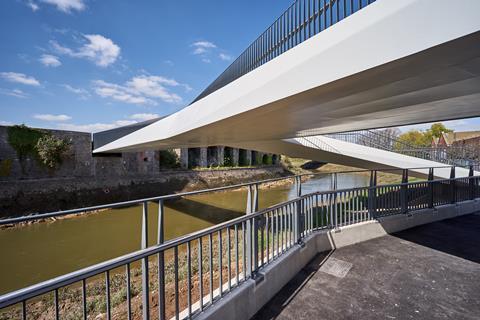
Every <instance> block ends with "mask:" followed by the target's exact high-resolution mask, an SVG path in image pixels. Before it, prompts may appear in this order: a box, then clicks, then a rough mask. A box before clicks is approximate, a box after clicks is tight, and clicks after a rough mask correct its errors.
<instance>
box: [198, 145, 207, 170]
mask: <svg viewBox="0 0 480 320" xmlns="http://www.w3.org/2000/svg"><path fill="white" fill-rule="evenodd" d="M207 154H208V151H207V147H202V148H200V161H199V163H198V164H199V165H200V167H202V168H206V167H208V157H207Z"/></svg>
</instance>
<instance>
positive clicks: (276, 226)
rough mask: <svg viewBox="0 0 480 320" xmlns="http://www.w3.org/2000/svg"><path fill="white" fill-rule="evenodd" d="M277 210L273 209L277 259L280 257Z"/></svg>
mask: <svg viewBox="0 0 480 320" xmlns="http://www.w3.org/2000/svg"><path fill="white" fill-rule="evenodd" d="M279 226H280V224H279V217H278V209H275V237H276V240H277V241H276V242H277V257H278V256H279V255H280V230H279Z"/></svg>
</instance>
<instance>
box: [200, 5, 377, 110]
mask: <svg viewBox="0 0 480 320" xmlns="http://www.w3.org/2000/svg"><path fill="white" fill-rule="evenodd" d="M375 1H376V0H296V1H295V2H294V3H293V4H292V5H291V6H290V7H288V9H287V10H285V11H284V12H283V13H282V14H281V15H280V17H279V18H277V20H275V22H273V23H272V24H271V25H270V27H268V28H267V29H266V30H265V31H264V32H263V33H262V34H261V35H260V36H259V37H258V38H257V39H255V41H253V42H252V43H251V44H250V45H249V46H248V48H247V49H245V51H243V52H242V53H241V54H240V55H239V56H238V57H237V58H236V59H235V60H234V61H233V62H232V64H230V66H228V67H227V68H226V69H225V71H223V72H222V73H221V74H220V75H219V76H218V77H217V78H216V79H215V80H214V81H213V82H212V83H211V84H210V85H209V86H208V87H207V88H206V89H205V90H204V91H203V92H202V93H200V95H199V96H198V97H197V98H195V100H194V101H193V102H192V103H194V102H196V101H198V100H200V99H202V98H204V97H206V96H207V95H209V94H211V93H212V92H215V91H216V90H218V89H220V88H222V87H224V86H226V85H227V84H229V83H231V82H233V81H234V80H236V79H238V78H240V77H241V76H243V75H245V74H247V73H249V72H250V71H252V70H255V69H256V68H258V67H259V66H261V65H263V64H265V63H267V62H268V61H270V60H272V59H274V58H276V57H278V56H280V55H281V54H283V53H284V52H286V51H288V50H290V49H292V48H294V47H296V46H297V45H299V44H301V43H302V42H304V41H306V40H308V39H309V38H311V37H313V36H315V35H317V34H318V33H320V32H322V31H324V30H326V29H328V28H329V27H331V26H332V25H334V24H336V23H337V22H339V21H341V20H343V19H345V18H347V17H348V16H350V15H352V14H354V13H355V12H357V11H359V10H361V9H363V8H365V7H366V6H368V5H370V4H371V3H373V2H375Z"/></svg>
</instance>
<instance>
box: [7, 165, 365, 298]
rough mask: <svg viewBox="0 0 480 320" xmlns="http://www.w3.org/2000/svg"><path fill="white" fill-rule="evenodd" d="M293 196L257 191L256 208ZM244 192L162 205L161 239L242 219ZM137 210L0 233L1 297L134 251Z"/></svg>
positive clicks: (310, 186)
mask: <svg viewBox="0 0 480 320" xmlns="http://www.w3.org/2000/svg"><path fill="white" fill-rule="evenodd" d="M367 183H368V177H365V176H362V175H355V174H344V175H339V176H338V188H349V187H354V186H358V187H360V186H365V185H366V184H367ZM329 189H330V176H325V177H319V178H315V179H311V180H309V181H306V182H304V183H303V184H302V192H303V193H304V194H305V193H310V192H315V191H321V190H329ZM294 196H295V193H294V189H293V186H281V187H273V188H268V189H262V190H260V193H259V207H260V208H266V207H268V206H271V205H274V204H276V203H279V202H282V201H285V200H287V199H291V198H293V197H294ZM245 205H246V191H245V190H243V191H242V190H237V191H228V192H218V193H210V194H204V195H197V196H192V197H188V198H183V199H180V200H175V201H168V202H166V203H165V207H166V208H165V238H166V239H167V240H168V239H172V238H174V237H177V236H180V235H184V234H187V233H190V232H193V231H197V230H200V229H203V228H206V227H209V226H212V225H214V224H217V223H220V222H223V221H227V220H230V219H233V218H235V217H238V216H240V215H243V214H244V212H245ZM157 212H158V206H157V205H156V204H155V203H150V204H149V243H150V244H154V243H155V238H156V224H157ZM141 217H142V209H141V207H140V206H135V207H130V208H124V209H113V210H107V211H103V212H101V213H96V214H90V215H85V216H81V217H76V218H71V219H64V220H58V221H55V222H52V223H38V224H33V225H29V226H25V227H21V228H16V229H5V230H0V294H4V293H7V292H10V291H12V290H16V289H20V288H22V287H25V286H28V285H32V284H35V283H38V282H40V281H44V280H48V279H51V278H53V277H56V276H59V275H62V274H65V273H68V272H72V271H75V270H78V269H81V268H84V267H87V266H89V265H92V264H95V263H98V262H102V261H105V260H108V259H111V258H114V257H118V256H120V255H123V254H126V253H129V252H132V251H135V250H138V249H139V248H140V239H141Z"/></svg>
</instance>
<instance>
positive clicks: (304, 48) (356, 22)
mask: <svg viewBox="0 0 480 320" xmlns="http://www.w3.org/2000/svg"><path fill="white" fill-rule="evenodd" d="M478 12H480V2H479V1H477V0H462V1H461V3H459V5H458V6H456V7H455V10H452V4H451V1H447V0H437V1H424V0H404V1H395V0H382V1H377V2H374V3H373V4H371V5H369V6H368V7H366V8H365V9H363V10H361V11H359V12H357V13H355V14H354V15H352V16H350V17H348V18H346V19H344V20H342V21H340V22H339V23H337V24H335V25H333V26H332V27H330V28H329V29H327V30H324V31H322V32H321V33H319V34H317V35H316V36H314V37H312V38H310V39H308V40H307V41H305V42H303V43H301V44H299V45H297V46H296V47H294V48H292V49H290V50H288V51H286V52H285V53H283V54H282V55H280V56H278V57H277V58H275V59H273V60H271V61H269V62H268V63H266V64H264V65H262V66H260V67H258V68H256V69H254V70H253V71H251V72H249V73H247V74H246V75H244V76H242V77H240V78H239V79H237V80H235V81H233V82H231V83H230V84H228V85H226V86H225V87H223V88H221V89H219V90H217V91H215V92H213V93H212V94H210V95H208V96H206V97H205V98H203V99H201V100H199V101H196V102H195V103H193V104H191V105H190V106H188V107H186V108H185V109H183V110H181V111H179V112H177V113H175V114H172V115H170V116H168V117H166V118H163V119H161V120H159V121H157V122H155V123H153V124H150V125H148V126H146V127H144V128H141V129H139V130H137V131H135V132H133V133H130V134H128V135H125V136H123V137H121V138H119V139H117V140H114V141H112V142H110V143H107V144H106V145H103V146H101V147H99V148H97V149H96V150H94V152H96V153H101V152H123V151H138V150H145V149H162V148H179V147H200V146H209V145H227V146H236V147H240V148H246V149H253V150H259V151H265V152H275V153H284V154H288V155H292V156H296V157H306V158H313V159H318V160H322V161H329V162H334V163H342V164H349V165H355V166H359V167H367V168H370V167H372V166H376V167H378V165H379V164H381V165H382V166H384V167H397V168H398V167H402V166H401V165H400V164H399V163H398V162H396V160H395V159H393V160H391V161H390V160H389V161H390V162H389V161H384V160H385V159H380V158H379V157H378V156H377V157H376V158H375V159H373V160H372V159H365V158H364V157H363V156H359V155H358V154H352V153H351V152H350V153H349V152H348V151H349V150H344V149H342V148H350V146H345V145H342V146H340V147H339V148H338V150H336V151H334V152H331V150H330V152H325V150H319V149H318V148H317V149H315V148H312V147H311V146H305V145H301V144H298V141H300V140H298V139H297V140H295V138H299V137H307V136H317V135H320V134H327V133H335V132H344V131H353V130H361V129H371V128H381V127H388V126H401V125H407V124H414V123H423V122H431V121H441V120H450V119H458V118H468V117H475V116H480V46H479V45H478V44H479V43H480V31H479V30H480V19H478ZM456 17H461V19H456ZM448 21H455V23H447V22H448ZM289 139H290V140H289ZM292 139H293V140H292ZM292 142H293V143H292ZM295 144H296V145H295ZM287 151H288V152H287ZM373 152H376V151H373ZM313 156H314V157H313ZM330 159H333V160H335V161H332V160H330ZM380 160H381V161H380ZM402 160H404V161H405V163H404V165H403V167H405V166H407V167H418V166H422V165H419V161H416V162H415V165H407V163H413V162H412V161H410V160H409V159H407V158H402ZM420 162H421V161H420ZM432 165H435V166H438V165H439V164H438V163H432V162H430V164H426V165H425V166H432ZM444 177H447V176H445V175H444Z"/></svg>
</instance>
